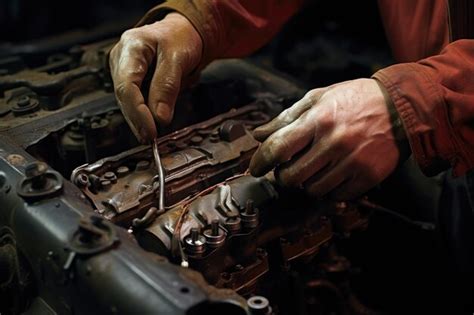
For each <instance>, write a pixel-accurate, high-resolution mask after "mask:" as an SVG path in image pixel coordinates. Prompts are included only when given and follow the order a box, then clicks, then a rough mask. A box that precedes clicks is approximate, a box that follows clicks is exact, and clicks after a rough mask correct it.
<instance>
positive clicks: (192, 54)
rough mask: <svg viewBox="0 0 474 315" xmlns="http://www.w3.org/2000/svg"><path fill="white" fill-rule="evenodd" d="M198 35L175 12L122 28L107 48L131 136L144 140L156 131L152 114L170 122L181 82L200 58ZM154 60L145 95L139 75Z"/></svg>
mask: <svg viewBox="0 0 474 315" xmlns="http://www.w3.org/2000/svg"><path fill="white" fill-rule="evenodd" d="M201 54H202V40H201V37H200V36H199V34H198V32H197V31H196V29H195V28H194V26H193V25H192V24H191V23H190V22H189V21H188V19H186V18H185V17H184V16H182V15H181V14H179V13H169V14H168V15H167V16H166V17H165V18H164V19H163V20H161V21H158V22H155V23H153V24H149V25H144V26H141V27H137V28H133V29H130V30H128V31H126V32H125V33H123V35H122V37H121V38H120V41H119V42H118V43H117V44H116V45H115V46H114V47H113V48H112V50H111V51H110V57H109V65H110V71H111V75H112V79H113V82H114V87H115V95H116V97H117V101H118V103H119V105H120V107H121V109H122V112H123V115H124V116H125V119H126V120H127V122H128V124H129V125H130V128H131V129H132V131H133V133H134V134H135V136H136V137H137V138H138V140H139V141H140V142H142V143H145V142H149V141H151V140H152V139H153V138H155V137H156V136H157V129H156V125H155V120H156V121H157V122H158V123H159V124H163V125H166V124H169V123H170V121H171V119H172V118H173V112H174V105H175V102H176V98H177V96H178V93H179V90H180V88H181V84H182V82H183V80H185V79H186V77H187V76H188V75H189V74H190V73H191V72H193V70H194V69H196V67H197V66H198V64H199V62H200V60H201ZM154 61H156V69H150V70H152V71H154V73H153V79H152V81H151V84H150V90H149V93H148V100H145V99H144V97H143V94H142V92H141V91H140V88H141V85H142V81H143V79H144V77H145V75H146V73H147V71H148V70H149V69H148V67H149V66H150V65H151V64H153V62H154Z"/></svg>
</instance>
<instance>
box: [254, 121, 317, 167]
mask: <svg viewBox="0 0 474 315" xmlns="http://www.w3.org/2000/svg"><path fill="white" fill-rule="evenodd" d="M312 131H313V130H312V128H311V124H310V123H308V121H307V115H302V116H301V117H300V118H299V119H297V120H295V121H294V122H293V123H292V124H290V125H288V126H286V127H283V128H282V129H280V130H278V131H276V132H275V133H273V134H272V135H271V136H270V137H268V139H267V140H265V141H264V142H263V143H262V144H261V145H260V147H259V148H258V149H257V151H256V152H255V154H254V155H253V157H252V160H251V161H250V166H249V169H250V173H251V174H252V175H253V176H262V175H264V174H266V173H267V172H269V171H270V170H271V169H273V168H274V167H275V166H276V165H278V164H281V163H283V162H286V161H288V160H289V159H290V158H291V157H292V156H293V155H295V154H296V153H298V152H299V151H301V150H302V149H303V148H304V147H306V146H307V145H308V144H309V143H310V142H311V141H312V140H313V135H314V133H313V132H312Z"/></svg>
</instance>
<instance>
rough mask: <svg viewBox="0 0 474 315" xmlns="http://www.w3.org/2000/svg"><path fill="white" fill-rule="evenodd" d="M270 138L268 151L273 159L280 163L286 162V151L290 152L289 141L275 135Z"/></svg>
mask: <svg viewBox="0 0 474 315" xmlns="http://www.w3.org/2000/svg"><path fill="white" fill-rule="evenodd" d="M268 140H269V143H268V152H269V155H270V156H271V157H272V159H274V160H275V161H276V162H279V163H282V162H285V152H288V149H289V143H288V141H287V140H286V139H285V138H283V137H276V136H275V135H274V136H272V137H271V138H270V139H268Z"/></svg>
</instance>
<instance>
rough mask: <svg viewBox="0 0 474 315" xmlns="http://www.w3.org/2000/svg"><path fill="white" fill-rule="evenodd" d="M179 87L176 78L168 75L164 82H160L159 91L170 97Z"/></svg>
mask: <svg viewBox="0 0 474 315" xmlns="http://www.w3.org/2000/svg"><path fill="white" fill-rule="evenodd" d="M177 88H178V87H177V82H176V79H175V78H173V77H169V76H168V77H165V78H164V79H163V81H162V82H160V86H159V87H158V91H159V93H161V96H162V97H165V98H169V97H171V96H172V95H174V94H175V93H176V90H177Z"/></svg>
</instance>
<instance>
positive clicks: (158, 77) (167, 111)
mask: <svg viewBox="0 0 474 315" xmlns="http://www.w3.org/2000/svg"><path fill="white" fill-rule="evenodd" d="M181 77H182V71H181V66H180V64H179V61H175V60H169V59H168V58H163V59H162V60H159V63H158V64H157V66H156V69H155V73H154V74H153V79H152V80H151V85H150V92H149V95H148V106H149V107H150V110H151V113H152V115H153V117H154V118H155V120H156V121H157V122H158V123H159V124H162V125H168V124H169V123H170V122H171V120H172V119H173V113H174V106H175V103H176V98H177V97H178V94H179V90H180V88H181Z"/></svg>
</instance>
